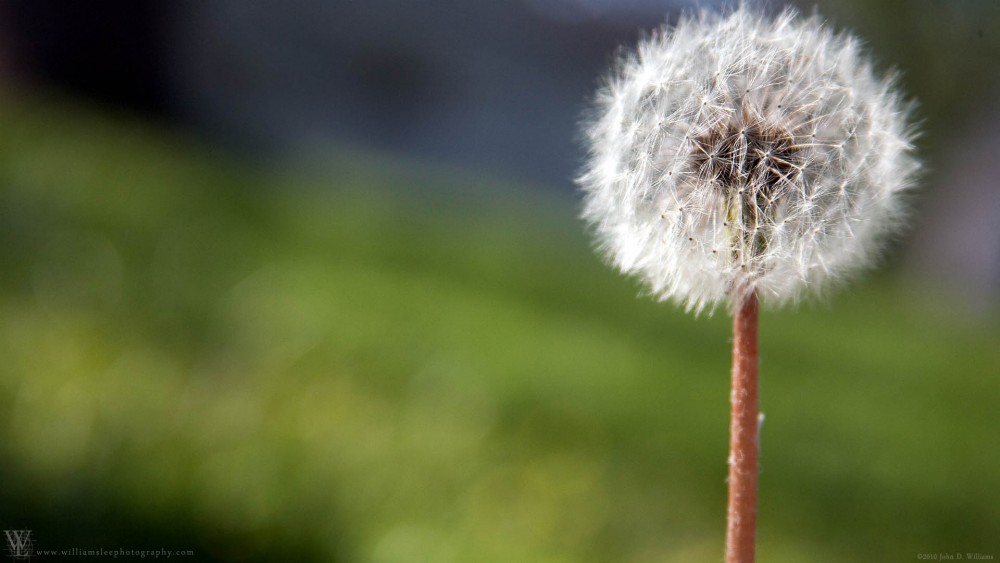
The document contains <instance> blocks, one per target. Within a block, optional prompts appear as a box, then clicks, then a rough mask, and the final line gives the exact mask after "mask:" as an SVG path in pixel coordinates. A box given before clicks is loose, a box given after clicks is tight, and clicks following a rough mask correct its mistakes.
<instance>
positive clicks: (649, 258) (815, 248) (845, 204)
mask: <svg viewBox="0 0 1000 563" xmlns="http://www.w3.org/2000/svg"><path fill="white" fill-rule="evenodd" d="M862 55H863V54H862V53H861V51H860V50H859V47H858V42H857V41H856V40H854V39H852V38H851V37H850V36H848V35H845V34H835V33H834V32H833V31H831V30H829V29H827V28H826V27H824V26H823V25H822V22H821V21H820V19H819V18H818V17H812V18H808V19H800V18H798V17H796V15H795V14H794V13H793V12H791V11H786V12H785V13H783V14H782V15H781V16H779V17H778V18H777V19H776V20H775V21H769V20H767V19H766V18H764V17H762V16H760V15H757V14H755V13H753V12H751V11H750V10H747V9H745V8H741V9H738V10H736V11H735V12H733V13H731V14H729V15H727V16H718V15H712V14H707V13H703V14H700V15H698V16H693V17H687V18H682V19H681V21H680V22H679V23H678V24H677V26H676V27H675V28H673V29H670V28H664V29H661V30H659V31H657V32H655V33H653V34H652V35H651V36H650V37H648V38H647V39H646V40H645V41H643V42H642V43H641V44H640V45H639V46H638V48H637V50H636V51H635V52H632V53H628V54H626V55H624V56H623V57H622V58H621V60H620V61H619V63H618V66H617V68H616V69H615V71H614V72H613V73H612V77H611V78H610V79H609V80H608V81H607V84H606V86H605V87H604V88H603V89H602V90H601V91H600V92H599V93H598V95H597V99H596V103H595V107H594V116H593V119H592V120H591V121H590V122H589V124H588V126H587V135H588V140H589V150H590V160H589V164H588V165H587V166H586V167H585V169H584V171H583V174H582V175H581V176H580V178H579V180H578V181H579V184H580V185H581V186H582V188H583V189H584V191H585V193H586V203H585V209H584V212H583V215H584V217H585V218H586V219H587V220H588V221H589V222H590V223H591V224H592V225H593V227H594V230H595V231H596V234H597V239H598V241H599V244H600V247H601V249H602V250H603V251H604V253H605V254H606V255H607V256H608V257H609V258H610V260H611V261H612V262H613V263H614V265H615V266H617V267H618V268H619V269H621V270H622V271H624V272H625V273H628V274H632V275H635V276H637V277H639V278H640V279H641V280H643V281H644V282H645V285H646V286H647V288H648V290H649V291H650V293H652V294H653V295H654V296H656V297H658V298H660V299H672V300H675V301H677V302H679V303H680V304H682V305H683V306H685V307H686V308H688V309H690V310H694V311H701V310H703V309H706V308H707V309H712V308H714V307H715V306H717V305H718V304H720V303H728V304H729V305H730V306H731V307H736V306H737V305H738V304H740V303H742V301H743V300H744V299H745V298H746V297H747V296H748V295H750V294H751V293H755V294H757V295H759V296H760V297H761V298H762V299H763V301H764V302H765V303H766V304H772V305H781V304H784V303H787V302H791V301H795V300H797V299H798V298H799V297H801V296H802V295H803V293H805V292H812V293H815V292H820V291H822V290H823V289H824V288H825V287H827V285H828V284H829V282H830V281H832V280H834V279H839V278H843V277H847V276H849V275H851V274H853V273H855V272H857V271H858V270H860V269H863V268H864V267H865V266H868V265H869V264H871V263H872V261H873V259H874V258H875V257H876V256H877V255H878V253H879V251H880V249H881V246H882V244H881V241H883V240H884V238H885V235H886V234H887V233H889V232H891V231H893V230H894V229H895V228H896V227H897V226H898V225H899V224H900V219H901V217H902V213H901V211H902V207H901V205H900V198H899V197H898V196H899V194H900V193H901V192H904V191H905V190H906V189H907V188H909V187H910V186H911V185H912V183H913V180H914V176H915V173H916V171H917V169H918V163H917V160H916V159H915V158H914V156H913V154H912V145H911V141H912V139H913V129H912V128H911V127H910V126H909V125H908V115H909V106H908V104H906V103H905V102H904V101H903V100H902V99H901V97H900V96H899V95H898V94H896V93H895V91H894V89H893V84H892V80H891V79H889V80H886V79H881V78H879V77H877V76H876V75H875V74H874V73H873V71H872V67H871V64H870V63H869V62H868V60H867V59H866V58H865V57H863V56H862ZM859 133H863V134H859ZM636 162H643V163H646V164H648V165H645V166H635V163H636ZM662 170H667V171H668V172H667V173H666V174H663V173H662V172H661V171H662ZM674 170H677V171H680V172H683V173H679V174H673V171H674ZM845 182H847V183H848V184H849V185H848V186H847V187H846V188H845V187H844V183H845ZM673 201H681V202H684V207H685V208H686V211H687V213H686V214H685V216H667V217H663V219H667V221H658V220H656V219H657V218H659V217H660V213H658V212H656V210H659V209H663V208H665V207H666V206H667V203H668V202H673ZM720 215H721V216H722V217H726V218H727V219H728V220H727V221H724V222H715V221H714V220H713V219H712V218H713V217H717V216H720ZM779 225H780V227H779ZM855 225H860V226H861V228H854V227H853V226H855ZM814 233H819V234H814ZM689 239H694V240H705V241H708V240H718V241H728V246H729V251H727V252H718V253H713V252H711V251H710V249H709V246H700V247H698V249H699V250H698V251H692V250H691V246H690V245H687V244H683V243H685V242H687V241H688V240H689Z"/></svg>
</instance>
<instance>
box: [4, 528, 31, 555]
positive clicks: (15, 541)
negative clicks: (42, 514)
mask: <svg viewBox="0 0 1000 563" xmlns="http://www.w3.org/2000/svg"><path fill="white" fill-rule="evenodd" d="M3 534H4V536H6V537H7V551H8V553H10V556H11V557H13V558H14V559H28V558H30V557H31V555H32V553H33V549H32V544H31V530H4V531H3Z"/></svg>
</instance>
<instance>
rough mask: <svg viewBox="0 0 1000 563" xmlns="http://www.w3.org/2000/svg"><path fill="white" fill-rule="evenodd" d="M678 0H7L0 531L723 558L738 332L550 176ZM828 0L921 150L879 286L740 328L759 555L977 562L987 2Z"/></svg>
mask: <svg viewBox="0 0 1000 563" xmlns="http://www.w3.org/2000/svg"><path fill="white" fill-rule="evenodd" d="M699 6H705V7H708V8H710V9H714V8H716V7H717V5H716V4H714V3H712V2H706V3H700V4H699V3H690V2H680V1H676V0H674V1H670V0H628V1H617V2H615V1H612V0H508V1H503V2H467V1H462V0H427V1H425V2H403V1H395V0H368V1H367V2H359V1H342V2H320V1H316V0H298V1H294V2H278V1H275V0H261V1H255V2H243V1H240V0H204V1H194V0H190V1H179V0H178V1H161V2H153V1H134V0H108V1H103V2H99V3H98V2H89V3H84V2H73V1H68V0H67V1H58V0H23V1H17V0H3V1H2V2H0V264H2V269H0V528H2V529H4V530H9V529H18V530H20V529H28V530H32V533H33V535H32V539H33V540H34V542H35V548H36V549H39V550H42V549H68V548H74V547H75V548H79V549H135V550H140V549H157V548H164V549H172V550H192V551H193V552H194V554H195V555H194V557H193V558H192V557H188V560H192V559H193V560H204V561H211V560H215V561H268V560H286V561H293V560H294V561H343V562H355V561H357V562H373V563H395V562H414V561H428V562H465V561H477V562H490V561H497V562H510V561H531V562H534V561H539V562H576V561H621V562H647V561H667V562H670V561H676V562H697V561H720V560H721V558H722V551H723V550H722V544H723V535H724V507H725V493H726V491H725V483H724V479H725V474H726V464H725V460H726V447H727V443H728V437H727V429H728V384H729V381H728V369H729V338H730V337H729V321H728V319H727V317H726V315H725V314H723V313H721V312H720V313H717V314H716V315H714V316H708V317H706V316H702V317H700V318H697V319H696V318H692V317H690V316H688V315H684V314H683V313H682V312H681V311H679V310H678V309H677V308H676V307H674V306H672V305H670V304H659V303H655V302H653V301H652V300H650V299H648V298H643V297H641V296H638V294H639V293H640V291H641V288H640V287H639V286H638V285H637V284H636V283H634V282H632V281H630V280H628V279H624V278H622V277H620V276H618V275H616V274H615V273H614V272H612V271H611V270H610V268H607V267H606V266H604V265H603V264H602V263H601V261H600V259H599V258H598V257H597V256H596V255H595V254H594V253H593V252H591V248H590V244H591V243H590V241H589V239H588V237H587V235H586V233H585V232H584V227H583V225H582V224H581V223H580V221H578V220H577V218H576V215H577V212H578V209H579V197H580V196H579V194H578V193H577V192H576V191H575V190H574V188H573V184H572V178H573V176H574V174H575V172H576V170H577V168H578V167H579V164H580V161H581V158H582V155H583V151H582V148H581V145H580V143H579V142H578V141H579V134H578V133H577V127H576V123H577V120H578V118H579V116H580V114H581V112H582V110H583V109H584V107H585V106H586V102H587V99H588V97H589V96H590V95H591V93H592V92H593V90H594V89H595V87H596V86H597V84H598V81H599V77H600V76H601V75H602V73H603V72H605V69H606V67H607V66H608V63H609V61H611V60H612V58H613V56H614V53H615V50H616V48H617V47H618V46H619V45H622V44H626V45H628V44H632V43H634V42H635V40H636V38H637V37H639V35H640V33H641V32H642V30H650V29H652V28H654V27H656V26H657V25H658V24H659V23H660V22H662V21H664V19H667V20H675V19H676V17H677V16H678V14H680V13H681V12H682V11H683V10H685V9H688V10H690V9H696V8H697V7H699ZM782 6H783V4H781V3H779V2H775V3H772V4H768V5H766V6H762V7H761V9H765V10H772V11H773V10H779V9H780V8H781V7H782ZM800 8H801V9H802V10H803V11H805V12H811V11H812V10H813V9H814V8H815V7H814V6H813V5H812V4H811V3H809V4H803V5H801V6H800ZM818 10H819V11H820V12H821V13H822V14H823V15H824V16H826V17H827V18H829V19H830V20H831V22H832V24H833V25H836V26H838V27H842V28H847V29H852V30H854V31H855V32H856V33H858V34H859V35H861V36H862V37H864V38H865V39H866V42H867V45H868V47H869V49H870V50H871V52H872V54H873V55H874V57H875V58H876V60H877V61H878V62H879V68H880V69H882V70H883V71H885V72H888V71H890V70H891V69H896V70H898V71H899V72H900V83H901V85H902V87H903V88H904V89H905V91H906V92H907V93H908V94H909V95H910V96H912V97H913V98H915V99H917V100H918V101H919V104H920V105H919V110H918V115H919V118H920V120H921V124H922V125H921V128H922V130H923V132H924V134H923V136H922V137H921V139H920V141H919V150H920V153H921V155H922V156H923V157H924V158H925V160H926V162H927V172H926V174H925V177H924V180H923V182H922V185H921V189H920V190H919V193H918V194H917V196H916V197H914V198H913V199H912V202H911V203H912V207H913V210H914V212H913V216H912V225H911V226H910V228H909V230H908V231H907V235H906V236H905V237H902V238H901V239H900V240H899V241H898V242H897V244H896V245H895V247H894V249H893V252H891V257H890V258H889V259H888V260H887V261H886V262H885V263H884V264H883V266H882V267H881V268H880V269H879V270H878V271H876V272H874V273H873V274H871V275H869V276H868V277H866V278H865V280H864V281H862V282H859V283H854V284H852V285H850V286H849V287H848V288H846V289H844V290H842V291H840V292H838V293H835V294H833V295H830V296H827V297H826V298H824V299H823V300H822V301H820V302H818V303H813V304H806V305H804V306H802V307H800V308H798V309H788V310H782V311H776V312H768V313H765V314H764V316H763V319H762V324H763V326H762V384H761V385H762V410H763V411H764V412H765V414H766V416H767V422H766V424H765V426H764V428H763V435H762V442H763V454H762V474H761V492H760V494H761V504H760V529H759V553H760V559H761V560H763V561H788V562H835V561H836V562H843V561H914V560H917V559H918V557H919V556H920V555H921V554H952V555H954V554H961V555H962V556H963V557H964V558H966V559H969V558H970V557H969V554H976V553H978V554H981V555H983V556H989V557H991V558H992V559H1000V539H998V538H1000V438H998V435H1000V408H998V407H997V405H998V399H1000V317H998V314H997V313H998V303H1000V158H998V157H1000V152H998V150H997V147H998V146H1000V104H998V103H997V101H996V100H997V99H998V95H1000V3H997V2H996V1H994V0H960V1H955V2H947V3H946V2H938V1H932V0H912V1H911V0H889V1H885V2H869V1H866V0H841V1H834V0H829V1H822V2H819V6H818ZM637 296H638V297H637ZM40 559H41V560H45V559H46V558H45V557H40Z"/></svg>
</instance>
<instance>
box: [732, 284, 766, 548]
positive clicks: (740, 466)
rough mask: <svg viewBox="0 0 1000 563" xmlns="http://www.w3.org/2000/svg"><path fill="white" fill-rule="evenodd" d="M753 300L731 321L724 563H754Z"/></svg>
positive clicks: (755, 417)
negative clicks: (727, 497) (731, 351)
mask: <svg viewBox="0 0 1000 563" xmlns="http://www.w3.org/2000/svg"><path fill="white" fill-rule="evenodd" d="M757 363H758V362H757V294H756V293H751V294H750V295H749V296H748V297H747V298H746V299H745V300H744V301H743V303H742V304H740V306H739V307H738V308H737V309H736V313H735V315H734V316H733V387H732V394H731V395H730V403H731V407H732V414H731V417H732V418H731V421H730V428H729V433H730V434H729V509H728V513H727V518H726V520H727V521H726V563H753V561H754V544H755V541H756V532H757V455H758V446H759V444H758V433H757V425H758V413H757V405H758V401H757Z"/></svg>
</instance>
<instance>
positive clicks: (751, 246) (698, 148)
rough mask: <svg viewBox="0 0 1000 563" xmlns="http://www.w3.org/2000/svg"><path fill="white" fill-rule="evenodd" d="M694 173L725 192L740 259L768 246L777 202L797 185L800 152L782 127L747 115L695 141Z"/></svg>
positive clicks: (728, 215)
mask: <svg viewBox="0 0 1000 563" xmlns="http://www.w3.org/2000/svg"><path fill="white" fill-rule="evenodd" d="M691 164H692V168H693V169H692V173H694V174H695V175H696V177H697V178H698V179H699V181H700V182H708V183H710V184H711V185H713V186H715V187H716V188H717V189H719V190H721V191H722V192H723V195H724V196H725V200H726V208H727V220H728V221H729V222H734V223H736V225H735V227H737V229H738V231H739V232H740V233H741V234H742V237H741V238H742V244H737V245H736V246H735V248H734V252H735V255H736V258H737V259H738V260H741V261H744V260H745V259H747V258H749V257H753V256H760V255H761V254H763V252H764V251H765V250H766V248H767V239H768V237H769V232H770V227H772V226H773V225H774V219H775V217H774V214H775V202H777V201H778V200H779V199H780V198H781V195H782V194H783V193H786V192H787V190H789V189H793V188H794V186H796V185H797V184H798V182H797V181H798V179H799V175H800V173H801V170H802V155H801V154H800V149H799V147H797V146H796V144H795V140H794V139H793V138H792V135H791V134H790V133H789V132H788V131H787V130H786V129H784V128H781V127H775V126H772V125H768V124H767V123H764V122H763V121H762V120H760V119H751V118H750V116H749V112H747V111H744V112H743V118H742V119H733V120H730V121H728V122H725V123H720V124H718V125H717V126H716V127H714V128H712V129H710V130H709V131H707V132H706V133H704V134H702V135H700V136H698V137H696V138H695V139H694V149H693V150H692V154H691Z"/></svg>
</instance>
